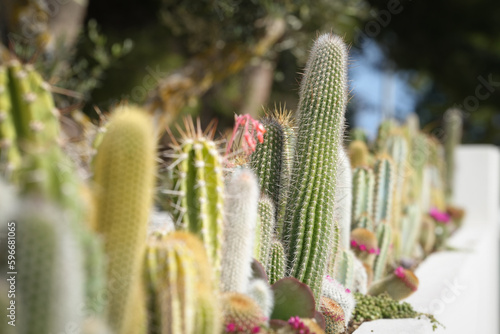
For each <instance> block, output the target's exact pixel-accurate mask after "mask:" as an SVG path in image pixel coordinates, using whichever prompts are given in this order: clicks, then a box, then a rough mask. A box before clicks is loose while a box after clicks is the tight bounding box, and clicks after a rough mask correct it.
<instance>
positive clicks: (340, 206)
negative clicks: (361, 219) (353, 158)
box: [333, 149, 352, 248]
mask: <svg viewBox="0 0 500 334" xmlns="http://www.w3.org/2000/svg"><path fill="white" fill-rule="evenodd" d="M338 162H339V166H338V171H337V182H336V183H337V184H336V188H335V203H334V206H333V221H334V222H336V223H338V224H339V227H340V238H339V240H340V247H342V248H347V247H349V235H350V233H351V214H352V212H351V207H352V169H351V164H350V163H349V158H348V157H347V154H346V153H345V151H344V149H340V150H339V161H338Z"/></svg>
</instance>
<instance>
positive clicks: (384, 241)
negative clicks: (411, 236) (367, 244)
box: [373, 222, 392, 281]
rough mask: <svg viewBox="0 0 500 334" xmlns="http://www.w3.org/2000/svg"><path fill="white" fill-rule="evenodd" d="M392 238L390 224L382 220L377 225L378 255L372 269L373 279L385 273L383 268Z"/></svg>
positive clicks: (377, 278) (385, 264)
mask: <svg viewBox="0 0 500 334" xmlns="http://www.w3.org/2000/svg"><path fill="white" fill-rule="evenodd" d="M391 240H392V229H391V226H390V225H389V224H387V223H385V222H382V223H381V224H380V225H379V226H378V227H377V241H378V255H377V257H376V258H375V266H374V270H373V279H374V280H375V281H376V280H379V279H380V278H382V277H383V276H384V275H385V268H386V266H387V260H388V256H389V249H390V246H391Z"/></svg>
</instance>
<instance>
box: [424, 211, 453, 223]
mask: <svg viewBox="0 0 500 334" xmlns="http://www.w3.org/2000/svg"><path fill="white" fill-rule="evenodd" d="M429 215H430V216H431V217H432V218H433V219H434V220H435V221H437V222H438V223H443V224H448V223H449V222H450V215H449V214H447V213H446V212H441V211H439V210H438V209H437V208H432V209H431V211H430V212H429Z"/></svg>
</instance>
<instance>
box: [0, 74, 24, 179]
mask: <svg viewBox="0 0 500 334" xmlns="http://www.w3.org/2000/svg"><path fill="white" fill-rule="evenodd" d="M11 109H12V101H11V96H10V89H9V76H8V73H7V69H6V67H5V66H3V65H0V162H1V163H2V164H5V170H6V172H8V173H10V172H12V171H13V170H15V169H17V168H18V167H19V165H20V163H21V156H20V152H19V147H18V145H17V138H16V136H17V134H16V128H15V124H14V120H13V117H14V115H13V113H12V110H11Z"/></svg>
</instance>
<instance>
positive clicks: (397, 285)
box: [368, 267, 418, 300]
mask: <svg viewBox="0 0 500 334" xmlns="http://www.w3.org/2000/svg"><path fill="white" fill-rule="evenodd" d="M417 289H418V278H417V276H415V274H414V273H413V272H411V271H410V270H408V269H404V268H403V267H398V268H396V269H395V270H394V272H393V273H391V274H390V275H389V276H387V277H385V278H384V279H382V280H380V281H377V282H374V283H373V284H372V285H371V286H370V289H369V291H368V294H369V295H370V296H378V295H380V294H382V293H387V294H389V296H391V298H392V299H394V300H402V299H405V298H407V297H409V296H410V295H411V294H412V293H414V292H415V291H417Z"/></svg>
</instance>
